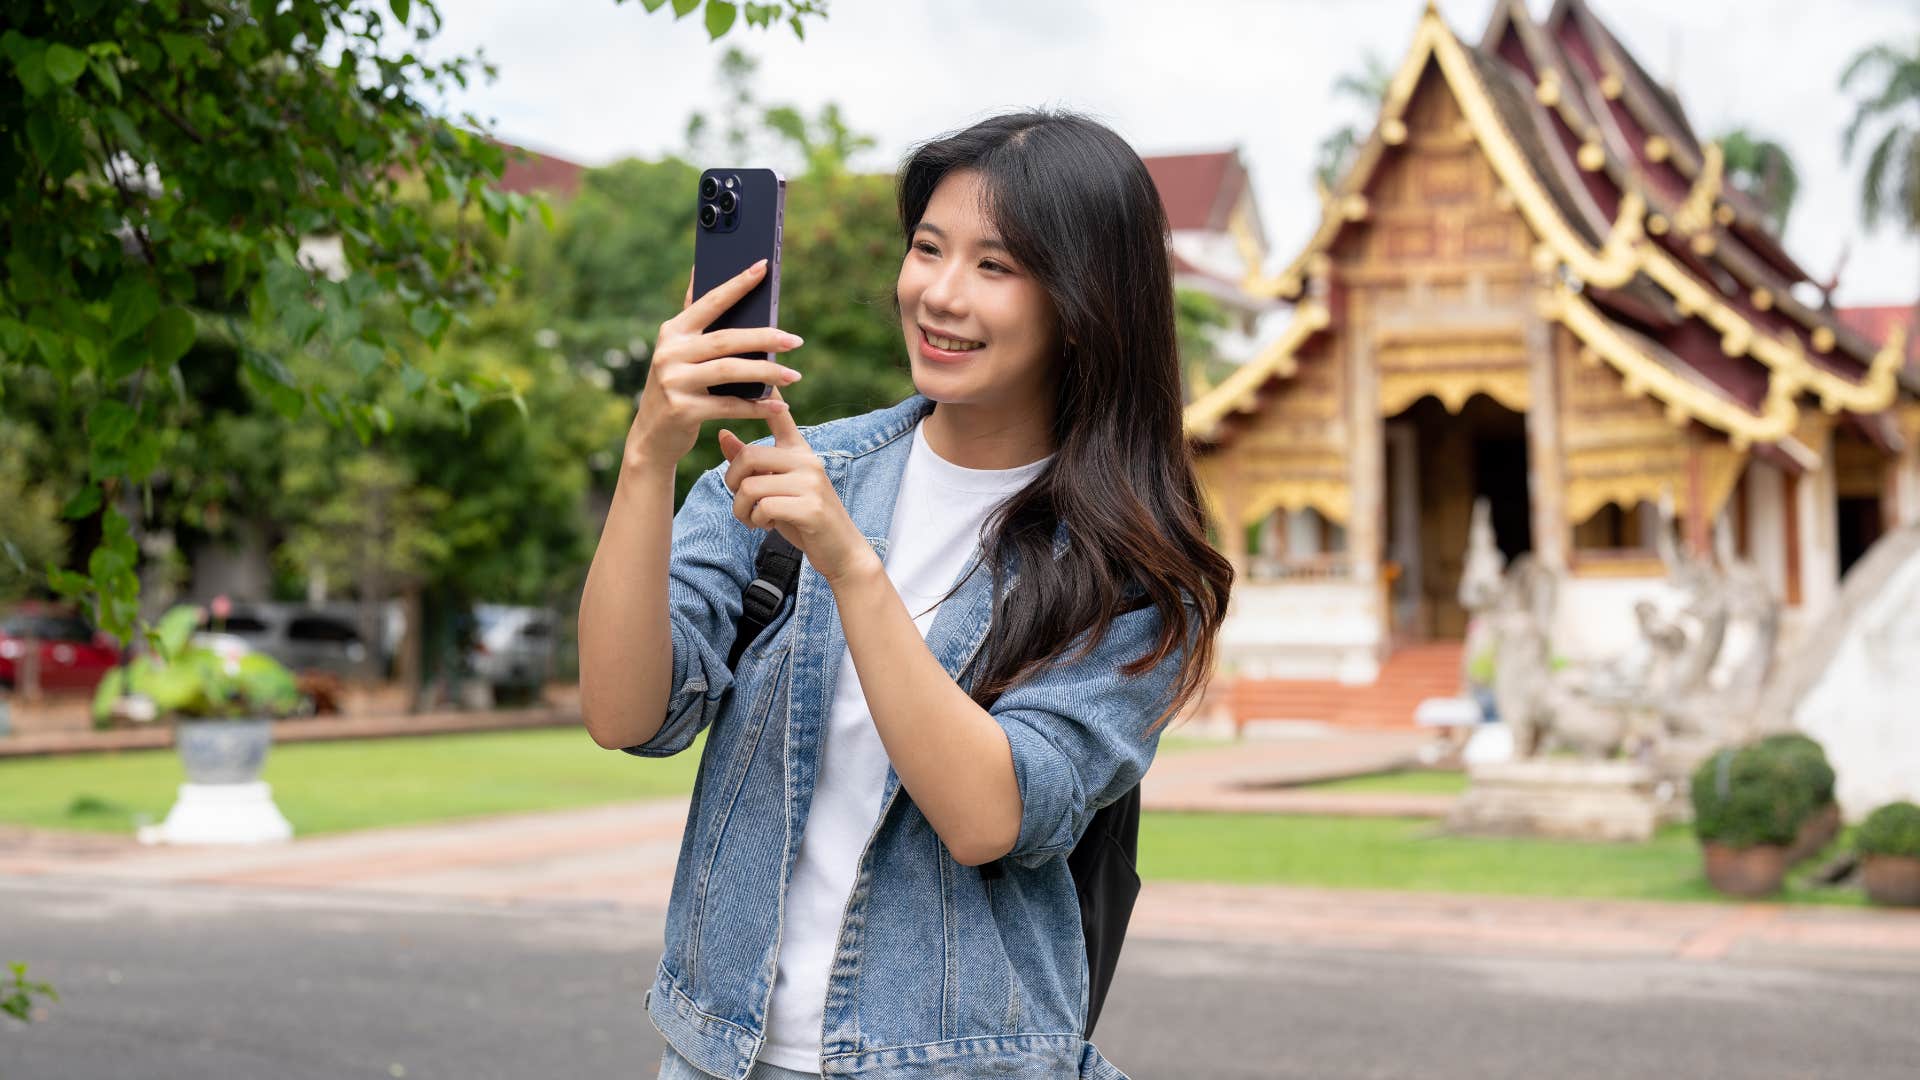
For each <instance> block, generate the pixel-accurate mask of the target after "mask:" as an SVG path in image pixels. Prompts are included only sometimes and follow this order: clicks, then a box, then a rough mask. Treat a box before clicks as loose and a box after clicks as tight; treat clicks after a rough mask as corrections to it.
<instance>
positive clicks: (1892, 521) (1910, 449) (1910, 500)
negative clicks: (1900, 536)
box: [1887, 438, 1920, 529]
mask: <svg viewBox="0 0 1920 1080" xmlns="http://www.w3.org/2000/svg"><path fill="white" fill-rule="evenodd" d="M1892 471H1893V483H1892V484H1891V485H1890V486H1891V488H1892V492H1891V495H1892V498H1891V505H1890V506H1889V507H1888V508H1887V509H1888V513H1887V526H1888V528H1889V529H1894V528H1900V527H1903V526H1908V525H1920V438H1909V439H1908V440H1907V446H1906V449H1904V450H1903V451H1901V453H1900V456H1899V457H1898V458H1895V459H1894V464H1893V470H1892Z"/></svg>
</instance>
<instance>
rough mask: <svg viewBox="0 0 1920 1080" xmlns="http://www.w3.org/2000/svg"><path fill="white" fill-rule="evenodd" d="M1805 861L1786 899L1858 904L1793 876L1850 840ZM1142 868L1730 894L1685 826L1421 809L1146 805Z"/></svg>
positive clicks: (1338, 882) (1421, 885)
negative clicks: (1627, 828) (1613, 839)
mask: <svg viewBox="0 0 1920 1080" xmlns="http://www.w3.org/2000/svg"><path fill="white" fill-rule="evenodd" d="M1851 836H1852V830H1851V829H1848V830H1846V831H1845V832H1844V833H1843V834H1842V836H1841V837H1840V838H1839V839H1838V840H1836V841H1835V845H1834V846H1833V847H1830V848H1829V850H1828V852H1827V855H1826V856H1816V857H1815V858H1813V859H1811V860H1808V862H1806V863H1802V864H1801V870H1800V871H1799V873H1798V874H1793V875H1789V878H1788V883H1787V887H1786V889H1785V890H1783V892H1782V894H1781V895H1780V897H1779V899H1781V900H1785V901H1788V902H1793V903H1833V904H1846V905H1855V906H1857V905H1860V904H1863V903H1865V898H1864V897H1863V895H1862V894H1861V892H1860V890H1858V889H1828V888H1821V887H1817V886H1809V885H1806V884H1804V883H1803V882H1802V881H1799V880H1795V879H1796V878H1797V877H1799V876H1801V875H1804V874H1805V873H1806V872H1807V871H1808V870H1810V869H1811V868H1812V867H1814V866H1816V865H1818V864H1819V863H1820V862H1821V861H1822V859H1823V858H1824V857H1830V856H1831V854H1832V853H1833V852H1835V851H1838V850H1843V845H1847V844H1850V843H1851V842H1852V841H1851ZM1140 876H1142V877H1144V878H1147V879H1149V880H1155V879H1158V880H1163V881H1217V882H1229V883H1237V884H1261V885H1300V886H1309V887H1315V888H1332V889H1396V890H1409V891H1416V892H1478V893H1506V894H1513V895H1523V896H1577V897H1593V898H1602V899H1606V898H1611V899H1633V900H1713V901H1724V900H1725V899H1726V898H1725V897H1722V896H1720V894H1718V893H1716V892H1714V891H1713V890H1712V889H1711V888H1709V887H1708V885H1707V882H1706V878H1705V877H1704V876H1702V873H1701V869H1700V849H1699V845H1698V844H1697V843H1695V841H1694V839H1693V834H1692V832H1691V831H1690V830H1689V829H1688V828H1687V827H1686V826H1684V825H1675V826H1668V827H1667V828H1665V829H1662V830H1661V832H1660V834H1659V835H1658V836H1656V837H1655V838H1654V839H1653V840H1651V841H1649V842H1648V843H1645V844H1599V843H1595V844H1583V843H1575V842H1571V841H1556V840H1504V839H1484V838H1479V837H1461V836H1447V835H1445V834H1443V833H1441V832H1440V831H1439V829H1438V826H1437V825H1436V823H1434V822H1432V821H1427V820H1423V819H1415V818H1334V817H1300V816H1292V815H1279V814H1188V813H1181V814H1171V813H1153V814H1146V815H1143V816H1142V818H1141V823H1140Z"/></svg>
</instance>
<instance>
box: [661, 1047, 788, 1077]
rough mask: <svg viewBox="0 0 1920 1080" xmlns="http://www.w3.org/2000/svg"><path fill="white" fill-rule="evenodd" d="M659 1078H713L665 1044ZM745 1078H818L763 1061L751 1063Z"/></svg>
mask: <svg viewBox="0 0 1920 1080" xmlns="http://www.w3.org/2000/svg"><path fill="white" fill-rule="evenodd" d="M660 1080H713V1077H712V1076H710V1075H709V1074H707V1073H703V1072H701V1071H700V1070H699V1069H697V1068H695V1067H694V1065H693V1063H692V1062H690V1061H688V1060H687V1059H686V1058H683V1057H681V1056H680V1052H679V1051H678V1050H675V1049H674V1048H673V1044H671V1043H669V1044H667V1052H666V1053H665V1054H664V1055H662V1056H661V1058H660ZM747 1080H820V1074H819V1073H803V1072H794V1071H793V1070H792V1069H783V1068H781V1067H780V1066H778V1065H769V1064H767V1063H766V1062H764V1061H756V1062H754V1063H753V1071H752V1072H750V1073H748V1074H747Z"/></svg>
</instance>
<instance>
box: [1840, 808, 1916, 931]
mask: <svg viewBox="0 0 1920 1080" xmlns="http://www.w3.org/2000/svg"><path fill="white" fill-rule="evenodd" d="M1853 844H1854V847H1855V849H1856V850H1858V851H1859V852H1860V861H1861V865H1860V877H1861V880H1862V883H1863V884H1865V885H1866V889H1867V899H1869V900H1872V901H1873V902H1874V903H1876V904H1890V905H1895V906H1899V907H1920V806H1915V805H1914V804H1912V803H1910V802H1896V803H1888V804H1887V805H1885V806H1882V807H1881V808H1879V809H1878V810H1875V811H1874V812H1873V813H1871V814H1868V815H1867V820H1865V821H1863V822H1861V823H1860V828H1859V830H1858V831H1856V832H1855V833H1854V837H1853Z"/></svg>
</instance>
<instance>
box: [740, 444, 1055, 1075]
mask: <svg viewBox="0 0 1920 1080" xmlns="http://www.w3.org/2000/svg"><path fill="white" fill-rule="evenodd" d="M1051 458H1052V455H1051V454H1050V455H1048V456H1047V457H1045V458H1041V459H1040V460H1039V461H1034V462H1029V463H1027V464H1025V465H1021V466H1018V467H1015V468H1012V469H964V468H961V467H960V466H958V465H955V464H953V463H952V462H949V461H946V460H944V459H942V458H941V457H940V456H939V455H937V454H935V453H934V452H933V449H932V448H931V447H929V446H928V445H927V439H926V435H925V433H924V432H923V431H922V426H921V425H915V426H914V429H913V448H912V449H911V450H910V451H909V452H908V454H907V466H906V473H905V475H904V476H903V477H902V478H901V482H900V491H899V494H898V496H897V497H896V501H895V502H894V508H893V523H892V525H891V526H890V527H889V529H888V531H887V549H886V550H887V555H886V569H887V577H888V579H889V580H891V581H892V582H893V586H894V588H895V589H896V590H898V591H899V593H900V599H901V600H902V601H904V602H905V603H906V605H907V611H908V613H909V614H912V615H914V616H915V618H914V620H913V622H914V625H915V626H916V627H918V628H919V630H920V637H921V638H922V639H923V640H924V639H925V638H926V636H927V630H928V628H929V627H931V626H932V625H933V618H934V614H935V610H933V605H934V603H935V601H937V600H939V599H940V598H941V597H943V596H945V595H946V593H947V591H948V590H949V589H951V588H952V587H953V585H954V583H955V581H957V580H958V579H959V576H960V571H962V570H964V569H965V568H966V565H967V563H968V561H970V560H971V559H972V558H973V556H974V552H975V551H976V550H977V549H978V548H979V546H980V541H981V529H982V527H983V526H985V524H986V521H987V517H988V516H989V515H990V514H991V513H992V512H993V511H994V510H995V509H996V508H998V507H999V505H1000V504H1001V503H1002V502H1003V501H1005V500H1006V498H1007V497H1008V496H1010V495H1012V494H1013V493H1014V492H1016V491H1019V490H1020V489H1021V488H1023V487H1026V486H1027V484H1028V483H1029V482H1031V481H1032V480H1033V478H1034V477H1036V476H1038V475H1039V474H1040V472H1041V470H1043V469H1045V468H1046V465H1047V462H1048V461H1049V460H1050V459H1051ZM975 572H976V573H981V574H985V573H988V572H990V568H988V567H981V568H980V569H979V570H977V571H975ZM822 738H823V740H824V743H823V745H822V746H821V748H820V772H819V775H818V776H817V777H816V778H815V780H814V788H813V804H812V806H811V807H810V808H809V809H808V811H807V822H806V826H805V831H804V832H803V833H802V834H801V837H800V854H799V855H798V857H797V858H796V860H795V862H794V866H793V877H792V879H791V881H789V883H788V885H787V898H786V914H785V922H784V923H783V925H782V929H781V934H780V958H779V965H778V968H777V971H776V975H775V979H774V985H773V1001H772V1003H771V1004H770V1005H769V1006H768V1009H767V1043H766V1046H765V1048H764V1049H763V1050H762V1051H761V1055H760V1059H761V1060H762V1061H766V1062H768V1063H770V1064H773V1065H778V1066H779V1067H781V1068H783V1069H794V1070H798V1071H800V1072H810V1073H817V1072H819V1071H820V1044H821V1037H822V1027H823V1026H824V1023H825V1019H824V1010H825V1008H826V997H827V977H828V974H829V973H830V971H831V970H832V967H833V954H834V949H835V947H836V946H837V945H838V944H839V940H840V919H841V916H842V914H843V913H844V912H845V909H846V903H847V897H848V896H849V895H850V894H851V893H852V892H853V882H854V875H855V873H856V871H857V870H858V869H859V862H860V853H861V851H862V849H864V848H865V847H866V844H867V837H868V835H869V834H871V833H872V832H873V827H874V825H875V823H876V821H877V820H878V818H879V816H880V793H881V792H882V790H884V789H885V787H886V782H887V768H888V765H889V764H890V763H889V761H888V759H887V751H886V747H885V746H883V745H882V744H881V742H880V733H879V732H878V731H876V730H874V726H873V715H872V714H871V713H869V712H868V711H867V699H866V695H865V694H864V693H863V692H862V691H861V689H860V676H859V674H858V673H857V672H856V671H855V670H854V666H853V653H852V652H851V651H847V652H844V653H843V654H842V655H841V657H840V676H839V678H838V679H837V680H836V681H835V683H834V691H833V707H832V710H831V712H830V713H829V714H828V717H827V725H826V730H825V731H824V732H823V733H822Z"/></svg>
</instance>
